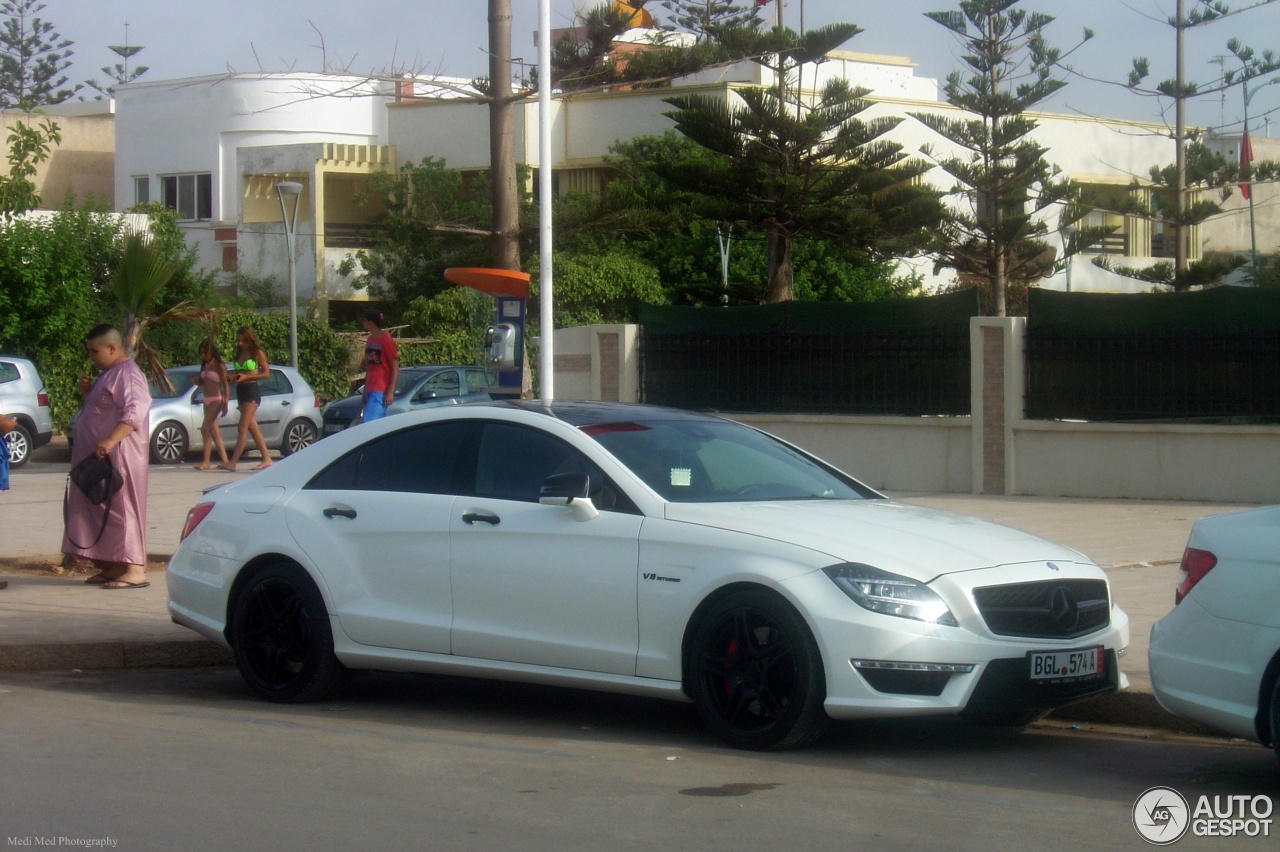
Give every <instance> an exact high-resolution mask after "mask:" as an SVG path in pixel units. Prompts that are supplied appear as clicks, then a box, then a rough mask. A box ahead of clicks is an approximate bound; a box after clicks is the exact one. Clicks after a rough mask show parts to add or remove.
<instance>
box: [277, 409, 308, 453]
mask: <svg viewBox="0 0 1280 852" xmlns="http://www.w3.org/2000/svg"><path fill="white" fill-rule="evenodd" d="M316 436H317V432H316V424H314V423H312V422H311V421H310V420H303V419H301V418H299V419H297V420H294V421H292V422H290V423H289V425H288V427H286V428H285V430H284V440H283V441H281V442H280V457H281V458H283V457H285V456H291V455H293V454H294V453H296V452H298V451H299V450H305V449H306V448H307V447H309V446H311V445H312V444H314V443H315V442H316Z"/></svg>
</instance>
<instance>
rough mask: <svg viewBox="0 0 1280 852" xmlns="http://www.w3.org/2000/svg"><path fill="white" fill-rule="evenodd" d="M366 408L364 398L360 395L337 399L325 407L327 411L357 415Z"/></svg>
mask: <svg viewBox="0 0 1280 852" xmlns="http://www.w3.org/2000/svg"><path fill="white" fill-rule="evenodd" d="M362 408H364V397H362V396H360V395H358V394H357V395H355V396H344V397H343V398H342V399H335V400H334V401H333V402H331V403H329V404H328V405H326V406H325V408H324V410H325V411H337V412H340V413H342V414H357V413H358V412H359V411H360V410H361V409H362Z"/></svg>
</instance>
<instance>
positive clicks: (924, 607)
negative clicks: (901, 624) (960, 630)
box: [822, 562, 956, 627]
mask: <svg viewBox="0 0 1280 852" xmlns="http://www.w3.org/2000/svg"><path fill="white" fill-rule="evenodd" d="M822 570H823V571H824V572H826V575H827V576H828V577H830V578H831V582H833V583H835V584H836V585H837V586H839V587H840V591H842V592H844V593H845V594H846V595H848V596H849V597H850V598H851V599H852V600H853V602H854V603H856V604H858V606H861V607H863V608H865V609H869V610H871V611H872V612H878V613H882V614H883V615H896V616H898V617H899V618H913V619H915V620H916V621H925V622H928V623H929V624H945V625H946V626H948V627H955V626H956V618H955V616H954V615H952V614H951V610H949V609H947V605H946V603H944V602H943V600H942V598H940V597H939V596H938V593H937V592H935V591H934V590H933V589H931V588H929V587H928V586H926V585H925V584H924V583H918V582H916V581H915V580H912V579H910V578H909V577H900V576H898V575H897V574H890V573H889V572H888V571H881V570H880V569H879V568H872V567H871V566H870V565H858V564H856V563H852V562H847V563H845V564H844V565H832V566H831V567H829V568H823V569H822Z"/></svg>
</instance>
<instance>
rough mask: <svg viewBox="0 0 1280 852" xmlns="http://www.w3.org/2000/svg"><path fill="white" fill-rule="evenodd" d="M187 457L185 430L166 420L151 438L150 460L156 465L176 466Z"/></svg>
mask: <svg viewBox="0 0 1280 852" xmlns="http://www.w3.org/2000/svg"><path fill="white" fill-rule="evenodd" d="M186 457H187V430H186V429H183V428H182V426H180V425H179V424H177V423H175V422H173V421H172V420H167V421H165V422H164V423H161V424H160V425H159V426H158V427H157V428H156V431H155V433H154V434H152V436H151V460H152V461H154V462H155V463H156V464H177V463H178V462H180V461H182V460H183V459H184V458H186Z"/></svg>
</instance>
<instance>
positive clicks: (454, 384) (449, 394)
mask: <svg viewBox="0 0 1280 852" xmlns="http://www.w3.org/2000/svg"><path fill="white" fill-rule="evenodd" d="M459 381H460V379H459V377H458V371H457V370H440V371H439V372H436V373H432V374H431V375H430V376H428V377H427V378H426V381H424V382H422V384H420V385H418V386H417V387H416V388H414V389H413V396H411V397H410V398H409V410H410V411H417V410H418V409H419V408H434V407H436V406H438V405H455V404H457V402H458V391H459Z"/></svg>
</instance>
